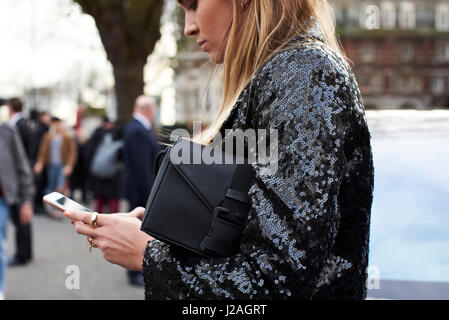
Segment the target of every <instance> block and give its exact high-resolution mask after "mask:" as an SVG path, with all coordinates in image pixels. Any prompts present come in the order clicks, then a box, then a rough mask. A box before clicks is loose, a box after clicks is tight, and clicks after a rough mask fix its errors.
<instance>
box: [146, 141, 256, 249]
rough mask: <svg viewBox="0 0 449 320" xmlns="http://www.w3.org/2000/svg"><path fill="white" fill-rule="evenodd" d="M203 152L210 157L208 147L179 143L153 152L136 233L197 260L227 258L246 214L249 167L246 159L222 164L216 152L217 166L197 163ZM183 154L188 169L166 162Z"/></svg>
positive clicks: (235, 246)
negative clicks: (152, 171) (150, 180)
mask: <svg viewBox="0 0 449 320" xmlns="http://www.w3.org/2000/svg"><path fill="white" fill-rule="evenodd" d="M204 148H208V149H207V150H206V151H208V152H210V153H209V154H211V155H212V156H213V155H215V153H214V151H215V150H214V149H213V148H212V147H208V146H203V145H200V144H197V143H195V142H192V141H190V140H188V139H184V138H180V139H178V140H177V141H176V142H175V143H174V144H173V145H172V146H168V147H167V148H166V149H165V150H163V151H161V152H159V154H158V155H157V157H156V160H155V173H156V178H155V181H154V184H153V187H152V189H151V192H150V196H149V199H148V203H147V206H146V210H145V215H144V218H143V220H142V226H141V230H142V231H144V232H146V233H147V234H149V235H151V236H152V237H154V238H156V239H159V240H161V241H163V242H166V243H169V244H171V245H176V246H180V247H183V248H185V249H188V250H191V251H193V252H195V253H198V254H200V255H203V256H221V257H227V256H232V255H234V254H235V253H237V252H238V246H239V243H240V237H241V233H242V230H243V227H244V225H245V222H246V219H247V216H248V211H249V209H250V201H249V197H248V190H249V187H250V184H251V179H252V173H251V172H252V169H251V165H250V164H248V163H247V161H246V159H243V160H242V159H239V160H240V162H238V159H237V158H236V156H235V155H234V154H231V155H229V154H228V158H226V156H225V154H226V153H225V152H224V151H222V150H220V154H219V157H221V159H222V162H221V163H222V164H215V163H214V164H206V163H205V162H204V160H203V157H200V158H201V159H199V163H198V154H199V153H198V152H199V150H201V152H203V151H204ZM185 150H188V151H185ZM183 152H186V153H187V152H188V153H189V154H188V157H187V158H186V159H189V160H190V161H188V163H178V162H179V161H172V160H173V158H174V157H171V156H170V153H173V154H177V155H178V156H182V155H183V154H182V153H183ZM194 153H195V156H196V157H197V162H194ZM184 156H186V155H185V154H184ZM230 158H232V163H231V164H227V163H229V160H230ZM178 159H179V158H178ZM225 160H228V161H226V162H225ZM241 161H244V164H240V163H241ZM174 162H175V163H176V164H175V163H174ZM186 162H187V161H186ZM225 163H226V164H225Z"/></svg>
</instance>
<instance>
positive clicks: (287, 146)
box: [66, 0, 373, 299]
mask: <svg viewBox="0 0 449 320" xmlns="http://www.w3.org/2000/svg"><path fill="white" fill-rule="evenodd" d="M178 2H179V4H180V5H181V6H182V7H183V9H184V10H185V17H186V25H185V33H186V35H187V36H193V37H196V39H197V41H198V43H199V44H200V46H201V48H202V50H204V51H206V52H208V53H209V55H210V59H211V60H212V61H213V62H215V63H216V64H222V63H224V101H223V105H222V107H221V109H220V112H219V115H218V117H217V120H216V121H215V123H213V124H212V126H211V127H210V128H209V130H207V134H203V137H204V140H203V142H205V143H207V142H209V141H210V139H211V137H213V136H214V133H216V132H217V131H218V132H220V133H221V134H222V136H224V135H223V133H224V130H225V129H227V128H229V129H237V128H240V129H242V130H245V129H247V128H256V127H257V128H265V129H268V128H270V129H278V137H279V145H278V154H279V162H278V170H277V171H276V172H275V173H274V174H272V175H266V174H263V173H262V170H260V169H261V166H259V165H258V164H256V165H253V169H254V177H255V180H254V181H255V182H254V183H253V184H252V186H251V188H250V190H249V196H250V199H251V202H252V208H251V209H250V212H249V216H248V219H247V222H246V226H245V229H244V231H243V235H242V240H241V243H240V252H239V253H238V254H237V255H235V256H232V257H229V258H210V259H206V258H198V257H194V256H191V255H189V254H187V253H185V252H184V251H182V250H180V249H178V248H175V247H172V246H169V245H167V244H164V243H163V242H160V241H158V240H153V239H151V238H150V237H148V236H147V235H145V234H143V233H141V232H140V233H139V232H138V231H137V230H138V228H139V227H140V221H139V218H142V214H143V208H137V209H136V210H134V211H133V212H132V214H131V215H132V217H127V216H125V215H118V216H103V215H100V216H99V217H98V220H97V222H98V223H99V227H98V228H97V229H93V228H91V227H89V226H87V225H86V224H87V223H88V222H89V219H90V215H89V214H86V213H81V212H78V213H66V215H67V216H68V217H69V218H72V219H74V220H77V222H76V223H75V225H76V230H77V231H78V232H79V233H81V234H85V235H88V236H91V237H93V238H94V239H95V240H94V244H95V245H96V246H98V247H99V248H100V249H102V250H103V253H104V256H105V258H106V259H108V260H109V261H111V262H113V263H118V264H120V265H122V266H124V267H126V268H133V269H137V270H142V272H143V273H144V276H145V281H146V288H145V294H146V298H147V299H167V298H170V299H188V298H194V299H195V298H197V299H221V298H232V299H363V298H365V296H366V286H365V281H366V268H367V266H368V242H369V226H370V211H371V203H372V191H373V164H372V154H371V147H370V134H369V131H368V128H367V123H366V119H365V115H364V107H363V102H362V99H361V96H360V93H359V90H358V87H357V83H356V81H355V79H354V75H353V74H352V72H351V70H350V68H349V66H348V64H347V63H346V61H345V59H344V57H343V54H342V53H341V50H340V48H339V47H338V45H337V41H336V38H335V35H334V30H333V27H332V17H331V14H330V9H329V5H328V4H327V1H325V0H243V1H242V0H199V1H193V0H182V1H181V0H178ZM217 12H218V13H219V14H217ZM83 222H84V223H83ZM114 232H116V233H118V236H114ZM147 242H148V244H147ZM143 250H145V252H144V254H143V256H142V251H143ZM142 258H143V263H142Z"/></svg>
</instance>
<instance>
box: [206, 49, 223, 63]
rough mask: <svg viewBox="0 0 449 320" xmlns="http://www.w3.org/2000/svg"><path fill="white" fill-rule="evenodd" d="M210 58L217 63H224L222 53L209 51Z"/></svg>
mask: <svg viewBox="0 0 449 320" xmlns="http://www.w3.org/2000/svg"><path fill="white" fill-rule="evenodd" d="M209 59H210V60H211V61H212V62H213V63H215V64H223V63H224V57H223V56H221V55H220V56H217V53H216V52H209Z"/></svg>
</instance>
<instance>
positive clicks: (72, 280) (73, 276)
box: [65, 265, 80, 290]
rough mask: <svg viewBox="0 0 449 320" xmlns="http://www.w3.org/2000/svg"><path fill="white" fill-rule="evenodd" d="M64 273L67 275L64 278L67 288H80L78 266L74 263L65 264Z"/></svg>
mask: <svg viewBox="0 0 449 320" xmlns="http://www.w3.org/2000/svg"><path fill="white" fill-rule="evenodd" d="M65 273H66V274H68V275H69V276H68V277H67V278H66V280H65V287H66V288H67V290H79V289H80V268H79V267H78V266H76V265H70V266H67V268H66V269H65Z"/></svg>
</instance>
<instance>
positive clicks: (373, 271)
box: [366, 265, 380, 290]
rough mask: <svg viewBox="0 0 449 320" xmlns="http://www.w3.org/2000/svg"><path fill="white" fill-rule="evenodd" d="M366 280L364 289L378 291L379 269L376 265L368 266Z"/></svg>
mask: <svg viewBox="0 0 449 320" xmlns="http://www.w3.org/2000/svg"><path fill="white" fill-rule="evenodd" d="M366 273H367V274H368V278H367V279H366V288H367V289H369V290H373V289H375V290H378V289H380V269H379V267H378V266H376V265H370V266H368V268H366Z"/></svg>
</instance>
